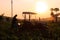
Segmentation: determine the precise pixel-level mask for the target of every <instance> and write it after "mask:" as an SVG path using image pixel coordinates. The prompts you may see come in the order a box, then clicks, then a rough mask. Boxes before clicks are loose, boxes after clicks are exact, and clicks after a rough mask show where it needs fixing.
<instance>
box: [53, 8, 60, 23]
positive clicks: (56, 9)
mask: <svg viewBox="0 0 60 40" xmlns="http://www.w3.org/2000/svg"><path fill="white" fill-rule="evenodd" d="M54 11H55V12H56V14H57V12H58V11H59V8H55V9H54ZM55 18H56V19H55V20H56V22H57V16H56V15H55Z"/></svg>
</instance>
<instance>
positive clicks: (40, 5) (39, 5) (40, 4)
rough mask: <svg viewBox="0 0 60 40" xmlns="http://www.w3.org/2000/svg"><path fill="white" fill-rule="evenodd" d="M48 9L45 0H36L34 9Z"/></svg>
mask: <svg viewBox="0 0 60 40" xmlns="http://www.w3.org/2000/svg"><path fill="white" fill-rule="evenodd" d="M47 9H48V6H47V3H45V2H36V9H35V11H36V12H38V13H43V12H46V11H47Z"/></svg>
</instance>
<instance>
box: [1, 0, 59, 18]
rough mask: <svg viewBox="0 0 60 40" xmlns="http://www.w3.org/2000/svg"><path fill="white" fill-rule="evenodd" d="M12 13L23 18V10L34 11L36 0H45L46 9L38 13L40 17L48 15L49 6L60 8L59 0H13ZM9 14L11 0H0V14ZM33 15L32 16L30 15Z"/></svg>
mask: <svg viewBox="0 0 60 40" xmlns="http://www.w3.org/2000/svg"><path fill="white" fill-rule="evenodd" d="M13 1H14V2H13V7H14V8H13V11H14V12H13V13H14V15H15V14H18V18H23V17H22V16H23V15H22V12H23V11H32V12H35V4H36V2H37V1H45V2H46V3H47V4H48V11H47V12H46V13H43V14H40V15H39V16H40V17H43V18H44V17H49V16H50V11H49V9H50V8H55V7H58V8H60V0H13ZM3 13H4V15H6V16H11V0H0V14H3ZM32 17H33V16H32Z"/></svg>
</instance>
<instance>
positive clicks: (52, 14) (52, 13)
mask: <svg viewBox="0 0 60 40" xmlns="http://www.w3.org/2000/svg"><path fill="white" fill-rule="evenodd" d="M50 11H51V14H50V15H51V16H52V18H53V21H54V18H55V17H54V12H53V11H54V9H53V8H51V9H50Z"/></svg>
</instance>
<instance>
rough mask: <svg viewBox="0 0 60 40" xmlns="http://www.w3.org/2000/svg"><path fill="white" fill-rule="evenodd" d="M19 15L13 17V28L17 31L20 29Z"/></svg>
mask: <svg viewBox="0 0 60 40" xmlns="http://www.w3.org/2000/svg"><path fill="white" fill-rule="evenodd" d="M16 17H17V15H15V16H14V17H13V19H12V28H13V29H14V30H15V31H17V30H18V22H17V18H16Z"/></svg>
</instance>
